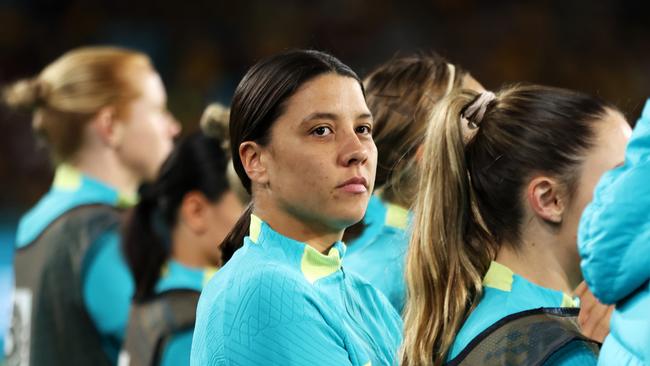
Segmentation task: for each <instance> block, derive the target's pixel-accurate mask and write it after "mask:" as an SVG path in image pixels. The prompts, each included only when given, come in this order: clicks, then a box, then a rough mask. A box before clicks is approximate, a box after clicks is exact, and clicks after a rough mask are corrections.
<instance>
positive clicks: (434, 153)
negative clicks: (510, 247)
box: [402, 91, 493, 366]
mask: <svg viewBox="0 0 650 366" xmlns="http://www.w3.org/2000/svg"><path fill="white" fill-rule="evenodd" d="M476 96H477V95H476V93H474V92H470V91H463V92H460V93H455V94H452V95H451V96H450V97H446V98H445V99H443V100H442V101H441V102H440V103H439V104H438V105H437V106H436V107H435V108H434V110H433V111H432V113H431V118H430V123H429V124H428V128H427V132H426V136H425V142H424V149H425V151H424V155H423V159H422V162H421V167H422V168H421V174H420V181H419V189H418V195H417V199H416V200H415V205H414V214H415V216H414V223H413V232H412V237H411V242H410V246H409V253H408V259H407V266H406V281H407V284H408V296H409V299H408V302H407V306H406V309H405V321H404V329H405V334H404V344H403V349H402V365H405V366H408V365H422V364H430V363H431V362H432V361H433V363H434V364H435V365H441V364H443V363H444V362H445V359H446V357H447V353H448V351H449V349H450V347H451V345H452V344H453V342H454V339H455V336H456V333H457V332H458V329H459V328H460V326H461V325H462V324H463V322H464V320H465V318H466V317H467V314H469V312H470V311H471V309H472V308H473V306H474V305H475V304H476V302H477V300H478V299H480V296H481V290H482V286H481V282H482V277H483V275H484V273H485V272H486V271H487V266H488V265H489V262H490V259H491V258H492V248H493V246H492V245H489V244H487V243H488V242H489V241H490V239H489V238H490V237H489V235H488V234H487V231H485V229H484V228H483V226H482V225H481V224H480V223H481V220H480V215H479V214H478V210H476V209H475V207H476V205H475V203H474V200H473V192H472V188H471V182H470V178H469V174H468V170H467V165H466V156H465V141H466V140H468V139H471V138H472V137H473V136H472V132H473V131H468V130H466V129H465V126H464V125H463V124H462V123H461V114H462V113H463V112H464V110H465V109H466V108H467V106H468V105H469V104H471V103H472V101H473V100H475V99H476Z"/></svg>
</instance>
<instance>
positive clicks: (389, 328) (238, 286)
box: [191, 215, 402, 366]
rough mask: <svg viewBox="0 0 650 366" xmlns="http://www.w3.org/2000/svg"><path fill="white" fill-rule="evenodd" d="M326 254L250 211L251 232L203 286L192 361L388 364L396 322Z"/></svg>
mask: <svg viewBox="0 0 650 366" xmlns="http://www.w3.org/2000/svg"><path fill="white" fill-rule="evenodd" d="M345 251H346V247H345V245H344V244H343V243H342V242H337V243H335V244H334V245H333V247H332V248H331V249H330V250H329V252H328V253H327V254H322V253H320V252H318V251H317V250H316V249H314V248H312V247H311V246H309V245H306V244H304V243H301V242H298V241H296V240H293V239H290V238H288V237H285V236H283V235H282V234H279V233H277V232H276V231H274V230H273V229H271V228H270V227H269V226H268V225H267V224H266V223H264V222H263V221H261V220H260V219H259V218H258V217H257V216H255V215H251V226H250V236H247V237H246V238H245V239H244V246H243V247H242V248H240V249H239V250H237V252H235V255H234V256H233V257H232V258H231V259H230V260H229V261H228V263H226V265H225V266H224V267H222V268H221V269H220V270H219V272H217V274H216V275H215V276H214V277H213V278H212V280H211V281H210V282H209V283H208V285H207V286H206V287H205V289H204V290H203V293H202V294H201V298H200V300H199V305H198V309H197V319H196V326H195V330H194V339H193V341H192V357H191V364H192V365H197V366H198V365H201V366H203V365H321V366H326V365H336V366H341V365H355V366H357V365H358V366H366V365H375V366H377V365H395V364H397V350H398V347H399V345H400V343H401V340H402V334H401V332H402V321H401V319H400V317H399V315H398V314H397V312H396V311H395V310H394V309H393V307H392V306H391V305H390V303H389V302H388V300H387V299H386V298H385V297H384V296H383V295H382V294H381V293H380V292H378V291H377V290H376V289H375V288H374V287H372V286H371V285H369V284H368V283H367V282H365V281H363V280H361V279H360V278H359V277H357V276H356V275H354V274H351V273H347V272H346V271H345V270H344V269H343V268H342V266H341V258H342V257H343V256H344V255H345Z"/></svg>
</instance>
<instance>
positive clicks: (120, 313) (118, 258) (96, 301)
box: [16, 167, 134, 362]
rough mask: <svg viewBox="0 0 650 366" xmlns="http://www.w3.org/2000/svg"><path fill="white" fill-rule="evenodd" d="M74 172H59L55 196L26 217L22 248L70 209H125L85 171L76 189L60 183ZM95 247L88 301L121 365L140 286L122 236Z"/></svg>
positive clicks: (86, 281)
mask: <svg viewBox="0 0 650 366" xmlns="http://www.w3.org/2000/svg"><path fill="white" fill-rule="evenodd" d="M64 170H66V171H65V172H63V171H64ZM70 170H71V168H69V167H65V168H63V169H62V168H61V167H60V168H59V169H57V172H56V175H55V180H54V184H53V185H52V187H51V189H50V191H49V192H48V193H47V194H46V195H45V196H43V197H42V198H41V200H40V201H39V202H38V203H37V204H36V206H34V208H32V209H31V210H30V211H29V212H27V214H25V215H24V216H23V217H22V218H21V220H20V223H19V225H18V233H17V238H16V246H17V247H18V248H20V247H23V246H25V245H28V244H29V243H30V242H32V241H33V240H34V239H36V238H37V237H38V236H39V235H40V233H41V232H43V230H45V229H46V228H47V227H48V225H50V224H51V223H52V222H53V221H54V220H56V219H57V218H58V217H59V216H60V215H62V214H64V213H65V212H67V211H68V210H70V209H73V208H75V207H78V206H80V205H86V204H107V205H112V206H118V205H119V203H120V194H119V193H118V191H117V190H115V189H114V188H112V187H110V186H108V185H106V184H104V183H102V182H100V181H98V180H95V179H93V178H91V177H89V176H86V175H83V174H80V173H79V172H74V174H73V176H74V177H73V178H75V179H73V181H74V182H73V183H75V184H71V185H61V184H59V183H60V181H61V180H66V178H70V177H62V175H64V174H68V173H70ZM68 180H69V179H68ZM68 183H70V182H68ZM92 247H93V249H94V250H93V256H92V258H91V260H90V261H89V262H88V261H85V263H84V267H85V271H84V278H83V295H84V302H85V303H86V307H87V310H88V313H89V314H90V317H91V318H92V320H93V322H94V324H95V326H96V327H97V329H98V331H99V333H100V334H101V336H102V343H103V346H104V349H105V351H106V352H107V354H108V355H109V358H110V359H111V360H114V361H115V362H116V361H117V355H118V352H119V348H120V346H121V343H122V340H123V339H124V330H125V327H126V322H127V317H128V311H129V306H130V302H131V297H132V295H133V289H134V283H133V279H132V277H131V273H130V271H129V269H128V267H127V265H126V263H125V262H124V259H123V257H122V255H121V252H120V235H119V233H118V232H117V231H111V232H106V233H104V234H103V235H101V236H100V238H99V239H97V242H96V243H93V244H92Z"/></svg>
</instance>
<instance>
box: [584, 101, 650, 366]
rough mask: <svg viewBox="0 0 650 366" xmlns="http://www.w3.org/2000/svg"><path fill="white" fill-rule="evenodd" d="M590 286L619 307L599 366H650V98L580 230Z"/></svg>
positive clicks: (604, 300) (585, 214)
mask: <svg viewBox="0 0 650 366" xmlns="http://www.w3.org/2000/svg"><path fill="white" fill-rule="evenodd" d="M578 239H579V240H578V249H579V251H580V256H581V257H582V262H581V267H582V273H583V275H584V277H585V282H587V285H589V289H590V290H591V291H592V292H593V293H594V295H595V296H596V297H597V298H598V300H600V301H601V302H603V303H605V304H616V309H615V310H614V312H613V313H612V319H611V321H610V333H609V335H608V336H607V338H605V342H604V343H603V348H602V350H601V352H600V357H599V360H598V362H599V365H617V366H619V365H620V366H641V365H645V366H647V365H650V99H649V100H648V101H647V102H646V105H645V108H643V112H642V114H641V118H640V119H639V120H638V122H637V124H636V126H635V127H634V132H632V138H631V139H630V142H629V144H628V145H627V150H626V152H625V164H624V165H623V166H620V167H618V168H616V169H613V170H611V171H609V172H607V173H605V174H604V175H603V176H602V178H601V179H600V182H599V183H598V185H597V186H596V188H595V190H594V199H593V201H592V202H591V203H590V204H589V205H588V206H587V207H586V208H585V211H584V213H583V215H582V220H581V221H580V228H579V230H578Z"/></svg>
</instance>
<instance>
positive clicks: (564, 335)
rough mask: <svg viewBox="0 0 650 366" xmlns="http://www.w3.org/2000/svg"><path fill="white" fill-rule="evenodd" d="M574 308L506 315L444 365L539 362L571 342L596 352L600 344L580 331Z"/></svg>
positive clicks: (530, 364)
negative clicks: (578, 343)
mask: <svg viewBox="0 0 650 366" xmlns="http://www.w3.org/2000/svg"><path fill="white" fill-rule="evenodd" d="M577 316H578V309H577V308H539V309H533V310H526V311H522V312H519V313H515V314H512V315H509V316H507V317H505V318H503V319H501V320H500V321H498V322H496V323H494V325H492V326H491V327H489V328H487V329H486V330H485V331H483V332H482V333H480V334H479V335H478V336H477V337H476V338H474V339H473V340H472V341H471V342H470V344H469V345H468V346H467V347H466V348H465V349H464V350H463V351H462V352H461V353H460V354H459V355H458V356H456V357H455V358H454V359H453V360H451V361H450V362H448V363H447V366H470V365H482V366H505V365H527V366H541V365H543V364H544V363H545V362H546V361H548V360H549V359H550V358H551V357H552V356H553V355H554V354H555V353H556V352H558V351H560V350H561V349H562V347H564V346H566V345H567V344H569V343H570V342H581V343H583V344H584V345H585V347H587V348H588V349H589V350H591V351H592V352H593V353H594V355H595V356H598V353H599V350H600V344H599V343H598V342H596V341H594V340H591V339H589V338H587V337H585V336H583V335H582V334H581V333H580V328H579V327H578V323H577Z"/></svg>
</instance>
